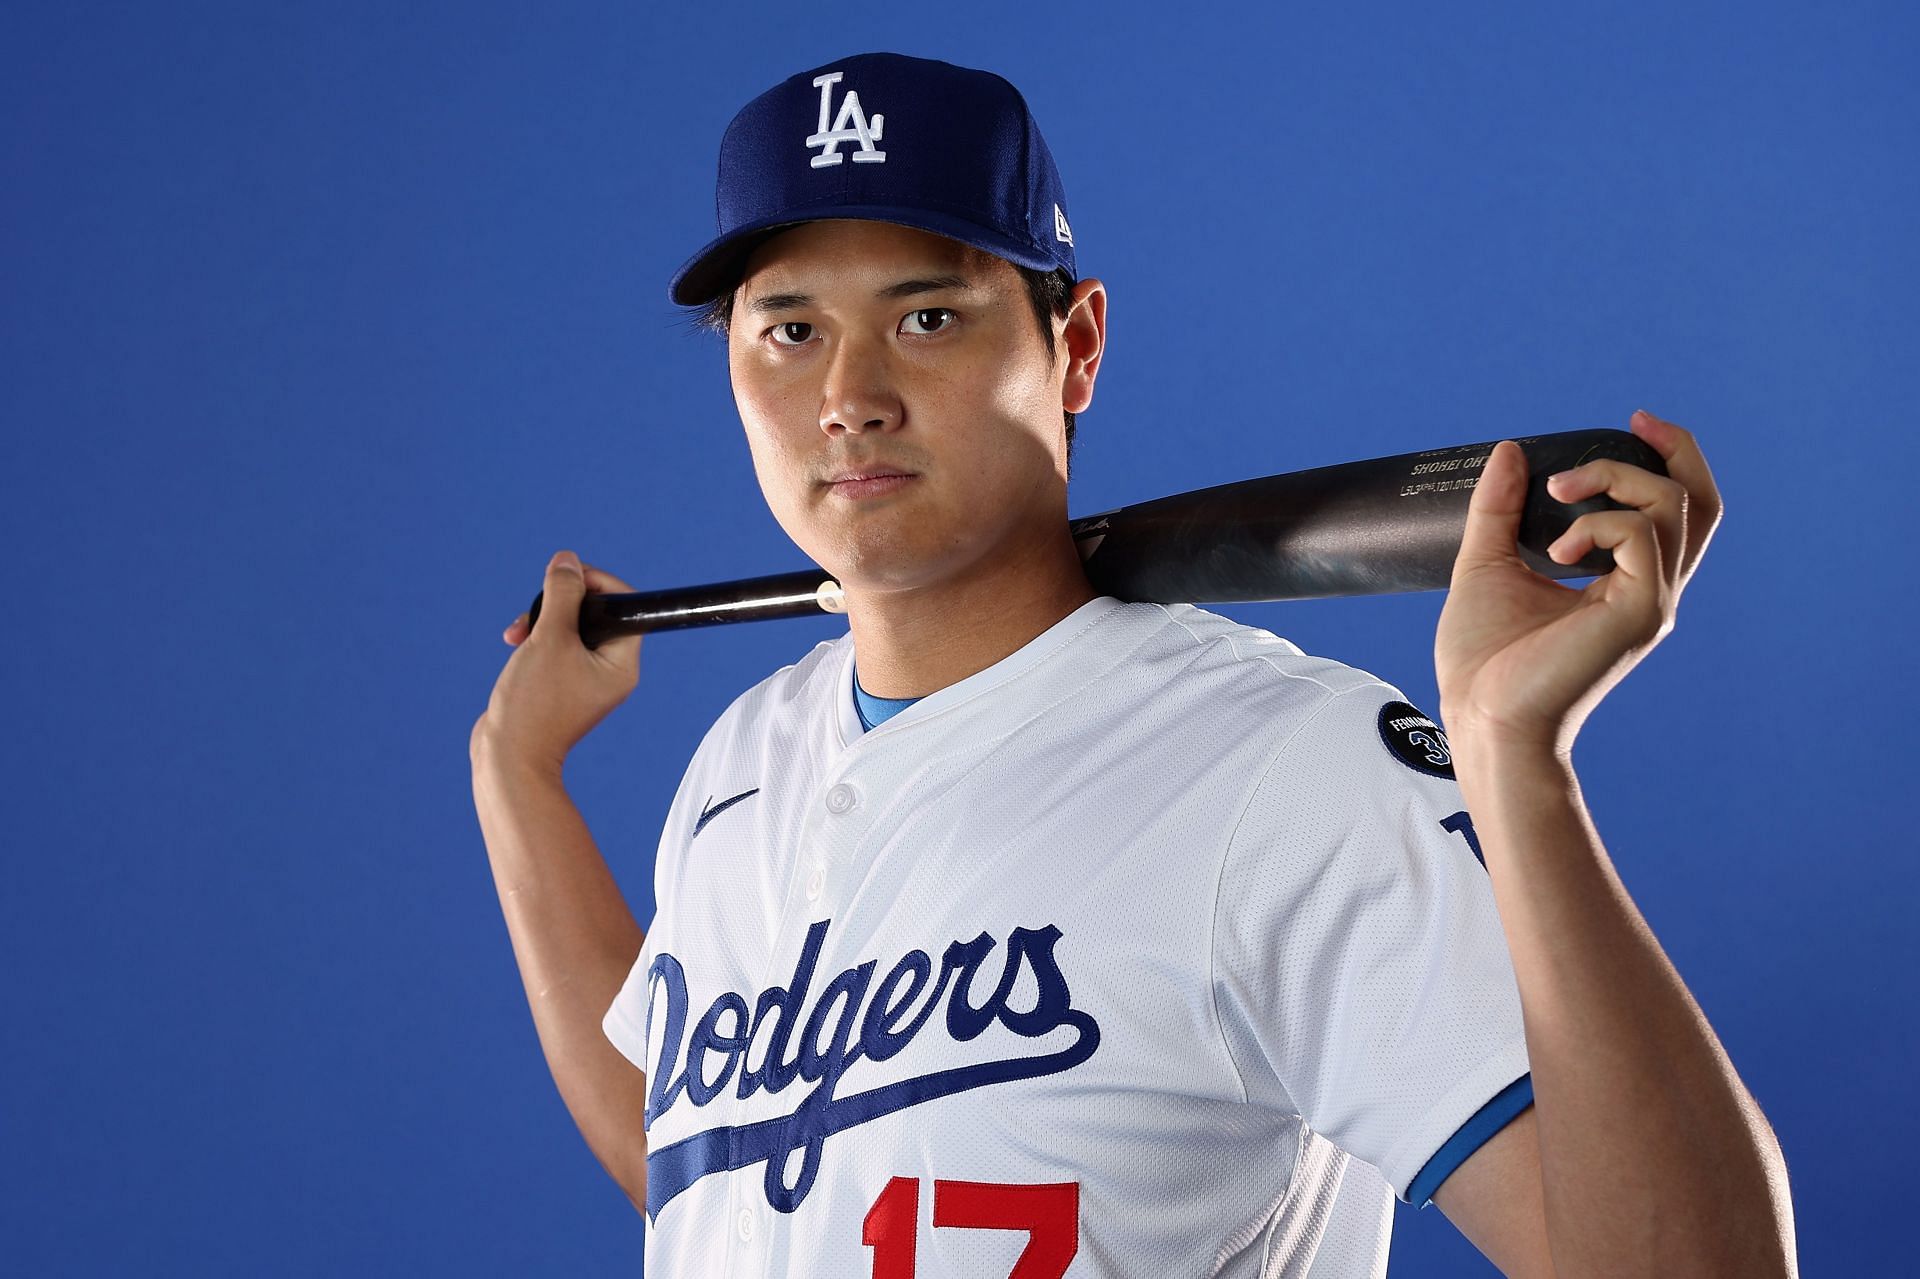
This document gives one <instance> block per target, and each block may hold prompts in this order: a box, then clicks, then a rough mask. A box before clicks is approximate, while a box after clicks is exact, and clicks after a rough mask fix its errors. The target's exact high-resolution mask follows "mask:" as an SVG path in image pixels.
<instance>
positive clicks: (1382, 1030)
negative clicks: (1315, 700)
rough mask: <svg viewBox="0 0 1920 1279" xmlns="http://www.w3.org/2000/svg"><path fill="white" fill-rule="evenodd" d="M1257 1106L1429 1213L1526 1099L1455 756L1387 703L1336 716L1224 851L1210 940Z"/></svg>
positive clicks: (1510, 991)
mask: <svg viewBox="0 0 1920 1279" xmlns="http://www.w3.org/2000/svg"><path fill="white" fill-rule="evenodd" d="M1213 950H1214V954H1213V962H1214V988H1215V998H1216V1003H1217V1006H1218V1009H1219V1012H1220V1020H1221V1031H1222V1034H1223V1035H1224V1036H1225V1038H1226V1040H1227V1046H1228V1051H1229V1052H1230V1054H1231V1055H1232V1057H1233V1059H1234V1062H1235V1065H1236V1066H1237V1068H1238V1069H1239V1071H1240V1074H1241V1078H1242V1082H1243V1084H1244V1085H1245V1087H1246V1090H1247V1094H1248V1098H1249V1100H1251V1101H1255V1102H1259V1103H1264V1104H1269V1105H1275V1106H1281V1107H1285V1108H1287V1109H1288V1110H1289V1112H1290V1113H1297V1114H1299V1115H1300V1116H1301V1118H1302V1119H1303V1120H1304V1121H1305V1123H1306V1124H1307V1126H1308V1127H1309V1128H1311V1129H1313V1130H1314V1131H1315V1132H1318V1133H1320V1134H1321V1135H1323V1136H1325V1137H1327V1138H1328V1139H1329V1140H1331V1141H1332V1142H1333V1143H1334V1144H1335V1145H1337V1146H1339V1147H1340V1148H1342V1149H1344V1150H1346V1151H1347V1152H1348V1153H1350V1154H1352V1155H1354V1156H1355V1157H1357V1158H1359V1159H1362V1160H1364V1161H1366V1162H1367V1163H1369V1164H1372V1165H1374V1166H1375V1167H1377V1168H1378V1169H1379V1170H1380V1171H1381V1173H1382V1175H1383V1176H1384V1177H1385V1178H1386V1180H1387V1181H1388V1183H1389V1184H1390V1185H1391V1186H1392V1187H1393V1191H1394V1194H1395V1195H1396V1196H1397V1197H1398V1198H1400V1199H1402V1200H1403V1201H1406V1202H1409V1203H1414V1204H1416V1205H1417V1206H1424V1205H1425V1204H1426V1202H1427V1200H1428V1199H1429V1198H1430V1197H1431V1195H1432V1192H1433V1190H1434V1189H1435V1188H1437V1187H1438V1185H1439V1184H1440V1182H1441V1181H1442V1180H1444V1178H1445V1176H1446V1174H1447V1173H1450V1172H1451V1171H1452V1170H1453V1168H1455V1167H1457V1166H1458V1165H1459V1164H1460V1163H1461V1162H1462V1161H1464V1160H1465V1158H1466V1157H1467V1156H1468V1155H1469V1154H1471V1153H1472V1152H1473V1150H1474V1149H1476V1148H1477V1147H1478V1146H1479V1145H1480V1144H1481V1143H1482V1142H1484V1141H1485V1140H1486V1139H1487V1138H1488V1137H1490V1136H1492V1134H1493V1133H1494V1132H1496V1131H1498V1129H1499V1128H1500V1127H1502V1126H1504V1124H1505V1123H1506V1122H1507V1121H1508V1120H1510V1119H1512V1118H1513V1117H1514V1116H1515V1115H1517V1114H1518V1113H1519V1112H1520V1111H1521V1110H1523V1109H1525V1107H1526V1105H1527V1104H1528V1103H1530V1101H1531V1098H1532V1092H1531V1079H1530V1077H1529V1076H1528V1066H1527V1051H1526V1040H1525V1035H1524V1031H1523V1026H1522V1022H1521V1016H1520V997H1519V990H1518V987H1517V986H1516V984H1515V981H1514V974H1513V965H1512V959H1511V957H1510V954H1509V952H1508V949H1507V944H1506V936H1505V934H1504V932H1503V931H1502V930H1501V927H1500V919H1499V915H1498V912H1497V911H1496V909H1495V905H1494V898H1493V887H1492V884H1491V882H1490V881H1489V880H1488V878H1487V874H1486V870H1485V867H1484V865H1483V864H1482V862H1481V860H1480V857H1479V848H1478V841H1477V836H1476V835H1475V833H1474V831H1473V826H1472V819H1471V817H1470V816H1469V815H1468V814H1467V812H1466V804H1465V803H1464V801H1463V800H1462V798H1461V794H1460V788H1459V785H1458V783H1457V782H1455V780H1454V778H1453V773H1452V766H1451V759H1450V756H1449V752H1448V748H1447V744H1446V736H1445V733H1444V731H1442V730H1441V729H1440V727H1439V726H1438V725H1437V724H1435V723H1434V721H1432V720H1431V719H1428V718H1427V717H1426V716H1424V715H1422V714H1421V713H1420V712H1419V711H1418V710H1416V709H1415V708H1414V707H1413V706H1411V705H1409V704H1408V703H1407V702H1406V701H1405V699H1404V698H1402V697H1401V695H1400V692H1399V690H1397V689H1395V688H1393V687H1392V686H1391V685H1388V684H1384V683H1381V682H1378V681H1374V680H1371V679H1369V681H1368V682H1365V683H1362V684H1360V685H1358V686H1357V687H1353V688H1349V689H1347V690H1345V691H1343V692H1339V693H1337V694H1334V695H1332V696H1330V697H1329V698H1328V699H1327V700H1326V701H1325V702H1323V703H1322V704H1321V705H1320V707H1319V709H1318V710H1317V711H1315V712H1314V713H1313V714H1312V715H1311V716H1310V717H1309V718H1308V719H1307V721H1306V722H1305V723H1304V724H1303V725H1301V727H1300V728H1299V729H1298V731H1296V732H1295V733H1294V734H1293V736H1292V737H1291V738H1290V739H1288V740H1287V741H1286V742H1285V743H1284V744H1283V745H1281V746H1280V747H1279V749H1278V751H1277V753H1276V754H1275V756H1274V757H1273V759H1272V761H1271V763H1270V765H1269V767H1268V769H1267V771H1266V773H1265V774H1264V775H1263V776H1262V777H1261V778H1260V779H1259V781H1258V783H1257V784H1256V786H1255V788H1254V791H1253V793H1252V795H1251V797H1250V799H1249V800H1248V802H1247V805H1246V808H1245V811H1244V812H1243V814H1242V815H1241V818H1240V821H1239V823H1238V825H1237V827H1236V828H1235V830H1234V833H1233V834H1232V836H1231V837H1230V839H1229V842H1228V846H1227V850H1226V853H1225V858H1224V861H1223V864H1222V869H1221V883H1220V894H1219V900H1218V904H1217V907H1216V916H1215V921H1214V940H1213Z"/></svg>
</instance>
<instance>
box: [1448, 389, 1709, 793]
mask: <svg viewBox="0 0 1920 1279" xmlns="http://www.w3.org/2000/svg"><path fill="white" fill-rule="evenodd" d="M1629 429H1630V430H1631V431H1632V432H1633V433H1634V434H1635V435H1637V436H1639V437H1640V438H1641V439H1642V440H1645V441H1646V442H1647V444H1648V445H1650V446H1651V447H1652V448H1653V450H1654V451H1655V452H1656V453H1658V454H1659V455H1660V456H1661V457H1662V458H1663V459H1664V460H1665V462H1666V465H1667V472H1668V474H1667V475H1666V476H1660V475H1656V474H1654V473H1653V472H1651V471H1648V470H1646V469H1644V468H1642V467H1638V466H1634V465H1632V464H1631V463H1628V462H1620V461H1613V460H1596V461H1592V462H1588V463H1586V464H1585V465H1584V466H1578V467H1575V468H1574V469H1572V470H1570V471H1565V472H1562V473H1561V474H1559V475H1556V476H1554V477H1552V479H1551V480H1550V481H1549V483H1548V489H1547V491H1548V493H1549V494H1550V495H1551V496H1552V497H1554V498H1556V499H1558V500H1559V501H1562V502H1576V501H1579V500H1581V499H1582V498H1587V497H1592V496H1594V495H1595V494H1600V493H1604V494H1605V495H1606V496H1608V497H1610V498H1612V499H1613V500H1614V501H1616V502H1620V503H1623V504H1624V505H1625V506H1626V507H1627V508H1629V509H1627V510H1622V511H1594V512H1591V513H1589V514H1586V515H1583V516H1581V517H1580V518H1579V519H1577V520H1575V521H1574V522H1573V524H1572V526H1571V527H1570V528H1568V529H1567V531H1566V533H1565V534H1564V535H1563V536H1562V537H1561V538H1560V539H1559V540H1558V541H1556V542H1555V543H1554V544H1553V545H1552V546H1551V547H1549V548H1548V551H1547V553H1548V555H1550V556H1551V557H1552V558H1553V559H1554V560H1555V561H1556V562H1558V563H1561V564H1571V563H1573V562H1574V561H1576V560H1578V559H1579V558H1580V557H1581V556H1583V555H1585V554H1586V553H1587V552H1588V551H1589V550H1590V549H1591V548H1593V547H1596V546H1599V547H1604V548H1606V549H1607V550H1609V551H1611V552H1612V553H1613V560H1614V568H1613V571H1612V572H1610V573H1607V574H1606V575H1605V576H1602V577H1599V578H1596V579H1595V580H1594V581H1592V582H1590V583H1589V584H1588V585H1587V586H1586V587H1585V588H1584V589H1576V588H1574V587H1569V586H1562V585H1561V584H1560V583H1558V582H1556V581H1554V580H1553V579H1551V578H1548V577H1544V576H1542V575H1541V574H1539V573H1536V572H1534V571H1533V570H1532V569H1531V568H1528V567H1527V565H1526V563H1525V562H1524V561H1523V560H1522V559H1521V558H1520V552H1519V534H1520V511H1521V506H1522V503H1523V502H1524V500H1525V498H1526V490H1527V459H1526V455H1525V454H1524V453H1523V452H1521V450H1520V446H1519V445H1517V444H1515V443H1513V442H1512V441H1511V440H1502V441H1501V442H1500V443H1499V444H1498V445H1496V446H1495V447H1494V450H1493V455H1492V456H1491V457H1489V458H1488V459H1487V462H1486V466H1485V468H1484V469H1483V471H1482V473H1481V476H1480V480H1479V483H1478V484H1476V485H1475V487H1474V491H1473V497H1472V500H1471V502H1470V503H1469V505H1468V508H1467V527H1466V533H1465V536H1464V537H1463V538H1462V540H1461V543H1460V553H1459V555H1458V556H1457V557H1456V558H1455V560H1454V564H1453V581H1452V585H1451V587H1450V588H1449V590H1448V592H1447V601H1446V605H1445V606H1444V607H1443V608H1442V609H1441V611H1440V626H1439V630H1438V632H1437V634H1436V635H1435V637H1434V668H1435V673H1436V675H1437V677H1438V681H1439V688H1440V712H1441V718H1442V720H1443V722H1444V723H1445V724H1446V727H1447V732H1448V736H1449V738H1451V739H1452V741H1453V745H1454V749H1455V750H1456V752H1458V751H1460V750H1461V749H1462V748H1467V749H1470V750H1471V749H1475V748H1487V747H1508V746H1518V747H1521V748H1528V747H1540V748H1545V749H1549V750H1551V751H1553V752H1555V753H1556V754H1558V755H1561V756H1563V757H1566V756H1569V755H1570V754H1571V751H1572V748H1573V739H1574V737H1575V735H1576V734H1578V732H1579V731H1580V726H1581V724H1582V723H1584V722H1585V720H1586V718H1587V715H1588V714H1589V713H1590V712H1591V711H1592V710H1593V708H1594V706H1596V705H1597V704H1598V703H1599V701H1600V699H1601V698H1602V697H1605V696H1606V694H1607V691H1608V690H1609V689H1611V688H1612V687H1613V686H1614V685H1615V684H1617V683H1619V682H1620V680H1621V679H1622V678H1623V677H1625V675H1626V673H1627V672H1628V671H1630V670H1632V669H1633V668H1634V667H1635V666H1636V665H1638V664H1639V662H1640V659H1641V658H1643V657H1645V656H1646V655H1647V654H1648V653H1649V652H1651V651H1653V647H1654V645H1656V644H1658V643H1659V642H1660V641H1661V640H1662V639H1664V638H1665V637H1666V635H1667V632H1669V631H1671V630H1672V629H1673V619H1674V611H1675V609H1676V608H1677V607H1678V606H1679V602H1680V593H1681V591H1682V590H1684V589H1685V587H1686V584H1687V581H1688V579H1690V578H1691V577H1692V576H1693V571H1694V569H1695V568H1696V567H1698V565H1699V563H1700V557H1701V556H1702V555H1703V554H1704V553H1705V552H1706V549H1707V543H1708V541H1710V540H1711V539H1712V537H1713V531H1714V529H1715V528H1716V527H1718V525H1719V523H1720V514H1721V510H1722V505H1721V501H1720V490H1719V489H1718V488H1717V487H1716V486H1715V484H1714V482H1713V473H1712V472H1711V471H1709V470H1708V469H1707V460H1706V458H1705V456H1703V455H1702V453H1701V452H1700V446H1699V444H1698V443H1697V442H1696V441H1695V440H1694V438H1693V436H1692V435H1691V434H1690V433H1689V432H1687V431H1685V430H1682V429H1681V428H1680V427H1677V426H1675V425H1673V424H1672V423H1671V422H1665V421H1662V420H1661V419H1659V418H1656V417H1654V416H1653V415H1651V414H1649V413H1647V412H1646V411H1645V410H1644V409H1643V410H1641V411H1639V412H1637V413H1635V414H1634V415H1633V418H1632V419H1631V421H1630V422H1629Z"/></svg>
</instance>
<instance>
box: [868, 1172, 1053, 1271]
mask: <svg viewBox="0 0 1920 1279" xmlns="http://www.w3.org/2000/svg"><path fill="white" fill-rule="evenodd" d="M919 1220H920V1179H919V1178H917V1177H895V1178H894V1179H893V1180H892V1181H889V1182H888V1183H887V1185H886V1189H884V1190H882V1191H881V1192H880V1197H879V1198H877V1199H875V1200H874V1201H873V1207H871V1208H869V1209H867V1218H866V1220H865V1221H864V1222H862V1223H861V1227H860V1242H861V1243H863V1244H865V1245H867V1247H869V1248H871V1249H873V1279H913V1268H914V1242H915V1241H914V1235H915V1233H916V1231H917V1228H918V1225H919ZM933 1227H934V1229H935V1230H946V1229H953V1230H1024V1231H1026V1232H1027V1246H1026V1248H1025V1249H1023V1250H1022V1251H1021V1253H1020V1259H1019V1260H1018V1261H1016V1262H1014V1263H1013V1271H1012V1272H1011V1273H1010V1274H1009V1275H1008V1276H1007V1279H1060V1276H1062V1275H1064V1274H1066V1273H1067V1263H1068V1262H1070V1261H1072V1260H1073V1255H1074V1254H1075V1253H1077V1252H1079V1251H1080V1183H1079V1182H1077V1181H1060V1182H1052V1183H1049V1184H1045V1185H1037V1186H1021V1185H1002V1184H1000V1183H998V1182H991V1181H936V1182H934V1183H933Z"/></svg>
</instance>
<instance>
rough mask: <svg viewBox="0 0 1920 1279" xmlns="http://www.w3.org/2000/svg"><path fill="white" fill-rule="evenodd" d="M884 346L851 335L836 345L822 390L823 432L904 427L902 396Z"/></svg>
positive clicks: (887, 429) (856, 431)
mask: <svg viewBox="0 0 1920 1279" xmlns="http://www.w3.org/2000/svg"><path fill="white" fill-rule="evenodd" d="M893 388H894V381H893V371H892V369H891V368H890V367H889V365H888V360H887V353H886V350H885V347H884V345H883V344H882V343H880V342H877V341H874V340H871V339H868V338H865V337H862V336H848V337H844V338H842V340H841V341H840V342H838V343H837V344H836V349H835V350H834V352H833V354H832V358H831V360H830V361H829V363H828V365H827V382H826V385H825V386H823V387H822V388H821V389H820V429H821V430H823V431H825V432H826V433H827V434H828V435H832V434H833V433H834V432H835V431H836V430H838V431H850V432H852V433H853V434H855V435H858V434H860V433H861V432H862V431H890V430H892V429H894V428H895V427H897V426H899V425H900V417H901V407H900V397H899V395H898V394H897V393H896V392H895V391H894V389H893Z"/></svg>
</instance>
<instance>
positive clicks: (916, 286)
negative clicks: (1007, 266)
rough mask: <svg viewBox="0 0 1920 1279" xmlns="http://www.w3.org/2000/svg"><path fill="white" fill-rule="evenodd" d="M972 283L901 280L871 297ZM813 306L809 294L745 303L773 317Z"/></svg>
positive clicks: (967, 288) (940, 278) (966, 287)
mask: <svg viewBox="0 0 1920 1279" xmlns="http://www.w3.org/2000/svg"><path fill="white" fill-rule="evenodd" d="M973 287H974V286H973V282H972V281H970V280H968V279H967V278H966V277H965V276H962V275H930V276H925V277H921V278H917V279H912V280H901V281H900V282H899V283H897V284H889V285H888V286H887V287H886V288H884V289H881V290H880V291H879V292H878V293H875V294H874V296H875V297H877V298H910V297H913V296H915V295H917V294H921V293H938V292H942V291H945V290H954V291H957V292H961V293H967V292H971V291H972V290H973ZM813 303H814V298H813V295H812V294H810V293H768V294H765V295H763V296H761V297H757V298H755V299H754V300H753V301H751V302H749V303H748V304H747V310H749V311H751V312H752V313H753V314H755V315H777V314H779V313H780V312H782V311H799V310H803V309H805V308H806V307H810V306H812V305H813Z"/></svg>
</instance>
